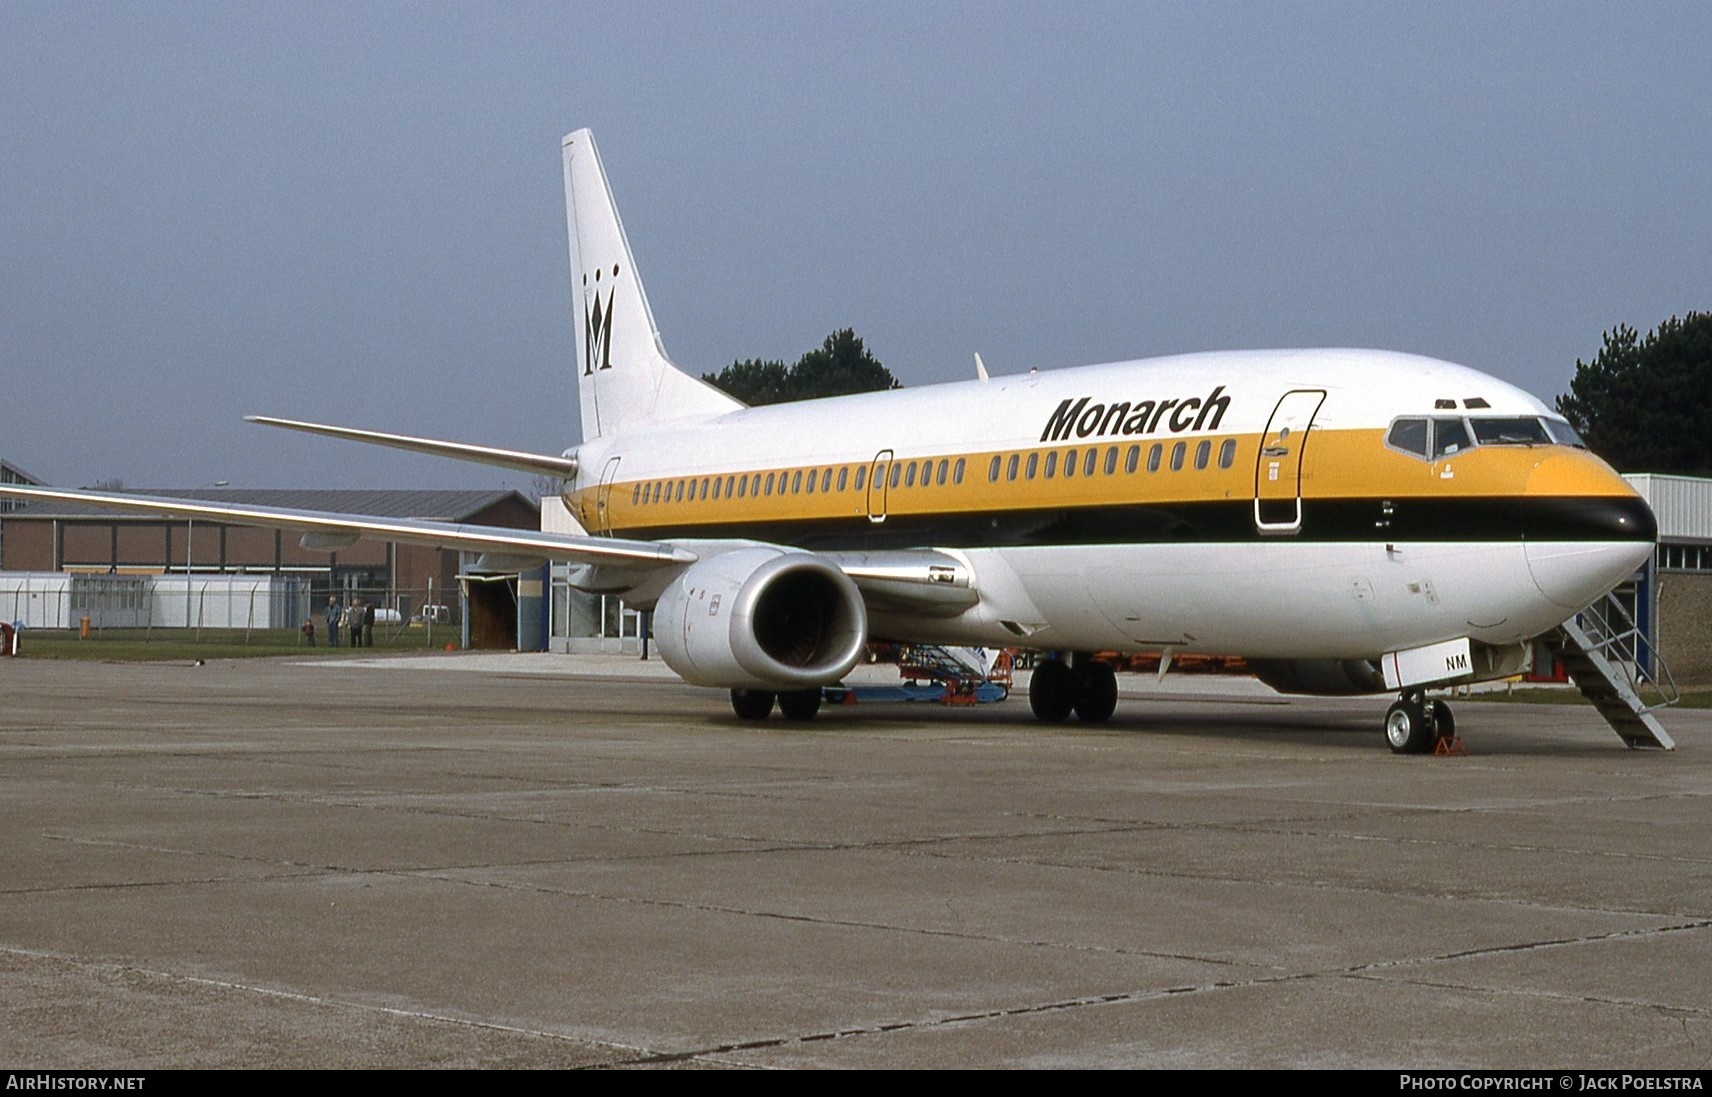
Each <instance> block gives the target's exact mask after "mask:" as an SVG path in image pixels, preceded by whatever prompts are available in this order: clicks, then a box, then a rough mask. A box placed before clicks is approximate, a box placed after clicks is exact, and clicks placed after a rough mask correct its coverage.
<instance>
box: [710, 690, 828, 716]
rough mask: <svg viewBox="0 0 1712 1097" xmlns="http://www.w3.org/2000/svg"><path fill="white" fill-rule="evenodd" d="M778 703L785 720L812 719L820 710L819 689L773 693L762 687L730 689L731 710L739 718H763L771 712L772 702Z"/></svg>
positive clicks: (780, 713)
mask: <svg viewBox="0 0 1712 1097" xmlns="http://www.w3.org/2000/svg"><path fill="white" fill-rule="evenodd" d="M775 701H777V702H778V705H779V715H780V716H783V717H784V718H785V719H787V720H812V719H814V714H815V713H817V712H819V711H820V689H819V688H818V687H817V688H815V689H793V690H786V691H785V692H783V693H773V692H772V691H770V690H764V689H734V690H732V691H731V711H732V712H735V713H736V714H737V718H738V719H739V720H765V719H766V718H767V717H769V716H771V715H772V714H773V703H774V702H775Z"/></svg>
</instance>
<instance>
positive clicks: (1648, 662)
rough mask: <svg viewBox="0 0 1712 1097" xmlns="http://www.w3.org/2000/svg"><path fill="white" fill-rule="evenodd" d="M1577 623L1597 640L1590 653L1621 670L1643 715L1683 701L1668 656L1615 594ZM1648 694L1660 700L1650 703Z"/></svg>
mask: <svg viewBox="0 0 1712 1097" xmlns="http://www.w3.org/2000/svg"><path fill="white" fill-rule="evenodd" d="M1573 620H1575V621H1576V623H1577V624H1578V626H1579V627H1580V630H1581V631H1582V632H1583V633H1585V634H1586V635H1587V636H1588V638H1589V639H1590V640H1592V641H1593V643H1592V645H1591V648H1590V650H1592V651H1596V652H1598V653H1599V654H1600V655H1602V656H1603V657H1604V658H1605V661H1606V662H1608V663H1611V664H1613V665H1614V666H1615V667H1617V668H1618V670H1619V672H1620V673H1621V674H1622V675H1623V678H1624V679H1625V681H1626V682H1627V684H1628V686H1629V689H1630V690H1632V691H1633V692H1634V694H1635V697H1636V699H1637V700H1640V701H1641V702H1642V704H1641V711H1642V712H1651V711H1653V710H1654V709H1659V708H1665V707H1667V706H1670V705H1674V704H1676V703H1677V702H1678V701H1680V700H1682V691H1681V690H1679V689H1677V686H1676V679H1675V678H1674V677H1673V676H1672V675H1671V673H1670V667H1669V666H1667V665H1666V664H1665V661H1664V657H1663V656H1662V655H1660V654H1659V652H1658V649H1657V647H1656V646H1655V645H1654V644H1653V642H1652V641H1651V640H1650V639H1648V638H1647V634H1646V633H1645V632H1643V631H1642V630H1641V628H1640V626H1639V625H1637V624H1635V619H1634V618H1633V617H1631V616H1629V611H1628V610H1627V609H1625V608H1624V607H1623V603H1622V601H1620V600H1619V599H1618V598H1617V595H1616V593H1615V592H1612V593H1610V594H1607V595H1605V597H1604V598H1602V599H1600V600H1599V601H1597V602H1595V603H1593V605H1591V606H1588V607H1587V608H1586V609H1584V610H1582V611H1581V612H1580V613H1578V614H1576V615H1575V617H1574V618H1573ZM1584 621H1591V622H1592V623H1593V627H1589V626H1588V625H1587V624H1583V623H1582V622H1584ZM1646 692H1650V693H1652V694H1653V695H1655V696H1656V697H1658V698H1659V699H1658V700H1656V701H1652V702H1650V703H1648V702H1647V701H1646V700H1645V696H1644V694H1645V693H1646Z"/></svg>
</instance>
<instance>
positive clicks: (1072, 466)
mask: <svg viewBox="0 0 1712 1097" xmlns="http://www.w3.org/2000/svg"><path fill="white" fill-rule="evenodd" d="M1052 457H1053V455H1052V454H1050V453H1049V454H1047V455H1046V464H1047V470H1048V471H1047V473H1046V475H1048V476H1051V475H1052V472H1051V467H1052ZM1064 475H1066V476H1074V475H1076V451H1075V450H1073V449H1067V450H1065V451H1064Z"/></svg>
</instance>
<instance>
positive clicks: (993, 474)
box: [987, 454, 1004, 484]
mask: <svg viewBox="0 0 1712 1097" xmlns="http://www.w3.org/2000/svg"><path fill="white" fill-rule="evenodd" d="M1003 462H1004V459H1003V458H1001V457H999V456H998V455H996V454H995V455H994V456H993V459H992V460H991V461H990V462H988V464H987V479H988V480H990V481H991V482H993V483H995V484H996V483H998V482H999V466H1000V465H1001V464H1003Z"/></svg>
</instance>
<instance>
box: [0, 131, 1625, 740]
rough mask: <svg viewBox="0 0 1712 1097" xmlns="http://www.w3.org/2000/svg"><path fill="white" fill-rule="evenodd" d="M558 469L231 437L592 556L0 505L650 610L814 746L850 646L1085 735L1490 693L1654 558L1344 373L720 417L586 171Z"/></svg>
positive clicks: (1456, 393) (1361, 357)
mask: <svg viewBox="0 0 1712 1097" xmlns="http://www.w3.org/2000/svg"><path fill="white" fill-rule="evenodd" d="M563 152H564V168H565V197H566V203H567V207H568V227H569V234H570V253H571V277H572V287H571V288H572V294H573V297H574V299H575V301H576V304H577V309H578V315H577V321H578V322H577V361H576V364H575V368H576V370H577V374H578V384H579V396H580V401H581V411H582V435H583V440H582V444H581V445H579V446H577V447H575V448H574V449H571V450H567V451H565V453H564V454H563V455H561V456H551V455H536V454H530V453H523V452H518V451H513V450H501V449H494V448H490V447H485V446H477V445H469V444H464V443H454V442H441V441H437V440H433V439H423V438H414V437H409V436H404V435H395V434H382V433H378V432H374V431H366V430H357V429H352V428H346V427H335V426H324V425H320V424H313V423H303V422H297V421H293V420H282V419H271V418H261V417H256V421H258V422H264V423H269V424H272V425H277V426H284V427H289V428H292V429H297V430H305V431H309V432H312V433H318V434H323V435H330V436H333V437H340V438H346V439H351V440H356V441H364V442H370V443H375V444H380V445H389V446H395V447H399V448H404V449H410V450H415V451H418V452H425V453H434V454H441V455H446V456H453V457H459V458H463V459H467V460H474V461H481V462H486V463H489V464H495V465H499V466H503V467H508V468H514V469H521V470H524V471H528V472H536V473H546V474H548V475H551V476H554V477H559V478H562V479H563V480H564V483H565V493H564V498H565V502H566V504H567V505H568V506H569V508H570V509H571V511H572V513H573V514H574V515H575V516H576V517H577V518H578V519H579V520H580V521H581V523H582V525H583V526H584V528H585V529H586V530H588V531H589V535H588V536H573V535H567V534H553V533H530V532H527V531H516V530H505V529H491V528H485V527H468V526H456V525H449V524H443V523H433V522H413V521H398V520H385V519H373V518H365V517H362V516H355V515H340V514H329V513H323V512H309V511H290V510H278V509H270V508H260V507H240V506H222V505H214V504H207V503H195V502H189V501H184V500H171V499H160V498H148V497H141V496H134V495H125V494H112V493H98V492H81V491H56V490H50V489H39V488H17V487H9V486H8V487H6V488H4V489H0V490H3V491H4V492H5V493H7V494H12V495H17V496H23V497H30V498H51V499H75V500H78V501H81V502H85V503H94V504H98V505H102V506H106V507H114V508H122V509H129V510H140V511H147V512H151V513H161V514H168V515H175V516H180V517H188V518H207V519H213V520H217V521H225V522H231V523H236V524H245V525H261V526H271V527H276V528H286V529H294V530H302V531H304V538H305V544H308V545H312V546H318V547H323V548H336V547H339V546H340V545H343V544H349V543H350V542H352V541H354V540H356V539H357V538H359V537H363V536H374V537H382V538H386V539H390V540H397V541H408V542H416V543H424V544H431V545H437V546H441V547H446V548H456V549H465V550H473V551H477V552H481V553H483V554H484V559H483V561H482V566H485V567H488V568H491V569H494V570H507V569H509V570H518V569H520V568H522V567H525V566H532V565H536V564H539V563H540V562H541V561H542V560H546V559H552V560H562V561H569V562H571V563H573V564H576V565H578V566H577V567H576V568H575V569H574V582H575V584H576V585H577V586H579V587H581V588H582V589H584V590H588V591H600V592H605V593H612V594H618V595H622V596H623V597H624V598H625V599H626V600H627V601H628V602H629V603H630V604H631V605H634V606H638V607H641V608H644V609H648V608H652V609H653V611H654V630H655V637H656V640H657V643H658V646H659V650H660V653H661V655H662V657H663V658H664V660H665V661H666V663H667V664H668V665H669V666H671V668H672V669H673V670H674V671H676V672H677V673H678V674H679V675H681V676H682V677H683V678H684V679H685V680H687V681H689V682H691V683H694V684H697V685H704V686H713V687H718V688H721V689H726V690H730V691H731V702H732V706H733V708H734V709H735V711H736V712H737V714H738V715H739V716H740V717H743V718H746V719H760V718H765V717H766V716H768V715H769V714H770V713H771V712H772V710H773V708H774V706H775V705H777V706H778V707H779V708H780V710H781V711H782V712H783V713H784V714H785V715H786V716H787V717H791V718H798V719H801V718H807V717H811V716H812V715H814V713H815V711H816V709H817V708H818V706H819V703H820V697H821V689H822V687H824V686H827V685H831V684H833V683H836V682H838V681H839V680H840V679H841V678H842V677H843V676H844V675H845V674H847V673H848V672H849V671H850V670H851V668H852V667H854V666H855V665H856V663H857V661H858V660H859V659H860V658H861V656H862V651H863V646H864V644H865V643H866V642H867V641H868V640H870V639H888V640H908V641H922V642H935V643H947V644H969V645H985V646H1013V647H1027V648H1034V649H1038V650H1040V651H1042V652H1047V653H1051V654H1050V656H1049V657H1048V658H1046V659H1045V660H1044V661H1043V662H1041V663H1040V665H1039V666H1038V668H1037V669H1036V670H1035V673H1034V677H1033V680H1032V683H1031V685H1030V689H1029V703H1030V706H1031V708H1032V709H1033V711H1034V713H1035V715H1036V716H1038V717H1039V718H1040V719H1042V720H1048V721H1061V720H1065V719H1068V718H1069V717H1070V715H1071V714H1072V713H1074V714H1075V715H1076V716H1077V717H1078V718H1080V719H1082V720H1086V721H1103V720H1106V719H1108V718H1109V717H1110V716H1111V715H1112V713H1113V711H1114V709H1115V706H1116V703H1117V684H1116V679H1115V677H1114V675H1113V673H1112V671H1111V669H1110V668H1109V667H1106V666H1104V665H1102V664H1100V663H1097V662H1095V661H1094V660H1093V659H1092V658H1091V657H1090V654H1091V653H1094V652H1102V651H1166V652H1175V651H1197V652H1219V653H1227V654H1240V655H1243V656H1246V657H1247V658H1248V659H1249V661H1250V662H1251V664H1252V665H1253V666H1254V667H1255V668H1256V671H1257V673H1258V674H1259V675H1260V676H1261V678H1262V679H1263V680H1265V681H1266V682H1268V683H1270V684H1272V685H1273V686H1275V687H1277V688H1279V689H1282V690H1285V691H1287V692H1305V693H1362V692H1386V691H1394V692H1396V693H1397V695H1398V700H1397V701H1396V703H1394V704H1393V705H1392V706H1391V708H1390V710H1389V712H1388V713H1387V715H1386V719H1385V725H1384V727H1385V734H1386V737H1387V740H1388V741H1389V743H1390V745H1391V747H1392V748H1393V749H1394V750H1397V751H1400V752H1418V751H1422V750H1426V749H1429V748H1430V746H1431V745H1432V743H1433V742H1435V741H1436V739H1437V738H1439V737H1440V736H1443V735H1447V734H1449V731H1450V728H1451V724H1452V717H1451V714H1450V710H1449V709H1448V707H1446V706H1445V705H1444V703H1443V702H1442V701H1431V702H1429V701H1428V700H1427V699H1426V698H1425V697H1424V695H1423V690H1424V689H1425V688H1426V687H1429V686H1435V685H1444V684H1453V683H1460V682H1469V681H1475V680H1480V679H1489V678H1495V677H1500V676H1505V675H1509V674H1512V673H1515V672H1516V671H1517V670H1518V669H1520V668H1522V667H1523V666H1524V665H1525V664H1526V663H1527V661H1528V654H1529V647H1528V641H1529V640H1530V638H1532V637H1534V636H1537V635H1539V634H1541V633H1543V632H1545V631H1547V630H1549V629H1551V628H1553V627H1554V626H1555V625H1557V624H1558V623H1559V622H1561V621H1563V620H1564V619H1565V618H1567V617H1569V616H1570V615H1571V614H1573V613H1574V612H1576V611H1577V610H1580V609H1582V608H1584V607H1585V606H1587V605H1589V604H1590V603H1592V602H1593V601H1594V600H1595V599H1597V598H1599V597H1600V596H1601V595H1603V594H1604V593H1605V592H1606V591H1608V590H1609V589H1610V588H1611V587H1612V586H1614V585H1615V584H1616V583H1618V582H1620V581H1621V580H1622V579H1624V578H1625V577H1627V576H1628V575H1629V574H1630V573H1631V572H1633V570H1634V569H1635V568H1636V567H1637V566H1639V565H1640V564H1641V563H1642V562H1643V561H1645V560H1646V559H1647V556H1648V554H1649V553H1650V552H1651V551H1652V547H1653V541H1654V539H1655V535H1656V526H1655V523H1654V520H1653V516H1652V513H1651V512H1650V511H1649V510H1648V508H1647V506H1646V503H1645V502H1644V501H1643V500H1642V499H1641V498H1640V497H1639V496H1637V495H1636V494H1635V492H1634V491H1633V490H1631V489H1630V488H1629V486H1628V485H1627V484H1626V483H1624V481H1623V480H1622V479H1621V478H1620V477H1618V475H1617V474H1616V473H1615V472H1614V471H1612V469H1611V468H1610V467H1609V466H1608V465H1606V464H1605V463H1604V462H1603V461H1601V460H1600V459H1599V458H1597V457H1595V456H1594V455H1593V454H1591V453H1590V452H1588V451H1587V449H1586V448H1585V447H1584V446H1583V445H1582V443H1581V441H1580V440H1579V439H1578V438H1577V437H1576V435H1575V432H1574V431H1573V430H1571V429H1570V427H1569V425H1568V424H1567V423H1566V422H1565V421H1564V420H1563V419H1562V418H1560V417H1559V416H1557V415H1555V414H1553V413H1552V412H1551V411H1550V410H1548V409H1547V408H1546V407H1545V406H1544V405H1543V404H1541V403H1540V401H1538V400H1536V399H1535V398H1534V397H1532V396H1530V395H1528V394H1527V393H1525V392H1522V391H1521V390H1519V389H1517V388H1515V387H1513V386H1511V385H1508V384H1505V383H1504V382H1502V381H1498V380H1496V379H1494V378H1492V377H1489V376H1486V375H1485V374H1482V373H1478V372H1476V371H1474V370H1471V369H1467V368H1465V367H1462V366H1456V365H1452V364H1450V363H1447V362H1441V361H1436V360H1433V359H1429V358H1420V357H1414V356H1410V355H1404V354H1395V353H1388V352H1380V351H1370V350H1287V351H1242V352H1230V353H1207V354H1193V355H1184V356H1180V357H1172V358H1157V359H1149V360H1142V361H1132V362H1116V363H1111V364H1108V365H1097V366H1086V367H1082V368H1078V369H1064V370H1048V371H1041V372H1031V373H1029V374H1027V375H1025V376H1016V377H998V378H988V377H987V376H986V375H985V371H984V370H983V371H981V376H980V377H978V378H977V379H974V380H970V381H967V382H963V383H958V384H949V385H933V386H924V387H919V388H910V389H904V390H900V391H892V392H881V393H871V394H866V395H859V396H847V397H840V398H836V399H826V400H813V401H806V402H803V403H798V404H788V405H780V406H773V407H760V408H748V407H744V406H743V405H742V404H740V403H738V402H737V401H736V400H733V399H732V398H730V397H729V396H726V395H725V394H723V393H721V392H719V391H717V390H715V389H713V388H711V387H709V386H707V385H705V384H703V383H702V382H701V381H699V380H697V379H696V378H695V377H693V376H691V375H689V374H687V373H684V372H682V371H681V370H679V369H678V368H677V367H676V366H675V365H673V363H672V362H671V360H670V359H669V358H668V357H667V356H666V352H665V349H664V348H663V346H662V345H661V343H660V339H659V335H658V330H657V328H656V327H655V325H654V318H653V315H652V313H651V311H650V309H649V307H648V301H647V298H646V296H645V295H644V294H643V290H642V283H641V281H640V279H639V278H638V277H637V273H636V264H635V261H634V259H633V258H632V256H631V254H630V247H629V244H628V242H627V241H626V238H625V235H624V230H623V227H622V225H621V224H620V222H619V218H618V212H617V209H616V207H615V205H614V203H613V199H612V195H611V191H610V189H609V187H608V183H607V179H606V174H605V171H604V170H603V168H602V167H601V163H600V159H599V157H598V155H597V154H596V152H595V145H594V140H593V138H592V137H591V135H590V134H589V132H588V131H587V130H580V131H578V132H576V133H573V134H571V135H570V136H568V137H566V138H565V140H564V146H563Z"/></svg>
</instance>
